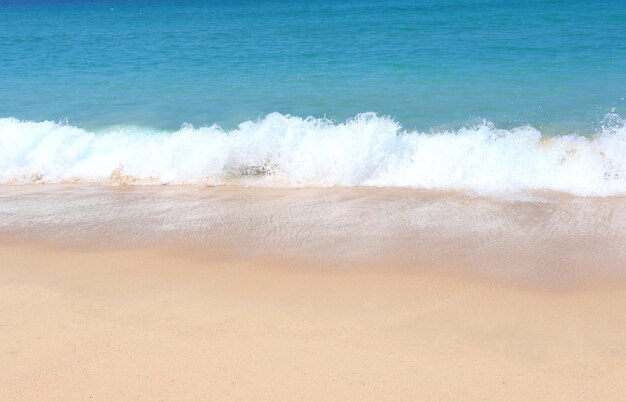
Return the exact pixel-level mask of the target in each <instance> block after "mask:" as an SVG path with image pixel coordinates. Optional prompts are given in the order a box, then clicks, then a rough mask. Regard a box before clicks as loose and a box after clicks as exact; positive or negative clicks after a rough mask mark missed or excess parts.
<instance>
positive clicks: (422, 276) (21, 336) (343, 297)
mask: <svg viewBox="0 0 626 402" xmlns="http://www.w3.org/2000/svg"><path fill="white" fill-rule="evenodd" d="M0 261H2V263H1V269H0V304H1V305H2V306H3V307H2V309H1V311H0V323H1V324H0V355H1V356H2V359H0V399H2V400H9V401H12V400H15V401H26V400H58V401H61V400H102V401H104V400H250V399H254V400H294V399H304V400H410V399H413V400H414V399H428V400H451V399H456V400H458V399H463V400H485V399H487V400H568V401H572V400H620V399H623V395H625V394H626V386H625V385H624V384H625V382H624V381H623V379H624V378H626V315H625V314H624V313H623V312H624V311H625V310H624V309H625V308H626V292H624V291H623V289H594V290H586V291H584V290H571V291H564V292H556V291H534V290H520V289H515V288H512V287H507V286H504V285H498V284H495V283H489V282H485V281H483V282H480V281H469V280H459V279H455V278H452V277H438V276H433V275H431V274H426V273H423V272H413V273H411V272H406V271H394V270H393V269H382V268H381V269H379V270H375V269H370V270H367V271H355V270H345V271H330V270H313V269H301V268H299V269H293V267H289V266H277V265H274V266H272V265H269V264H267V263H264V264H261V263H258V264H254V263H246V264H232V263H220V262H217V261H212V260H211V259H209V258H208V257H206V256H203V255H195V254H193V253H192V254H190V253H189V252H187V251H182V250H174V249H167V248H161V249H154V248H147V249H138V250H118V251H107V252H102V251H90V252H84V251H64V250H59V249H43V248H36V247H33V246H3V247H1V248H0Z"/></svg>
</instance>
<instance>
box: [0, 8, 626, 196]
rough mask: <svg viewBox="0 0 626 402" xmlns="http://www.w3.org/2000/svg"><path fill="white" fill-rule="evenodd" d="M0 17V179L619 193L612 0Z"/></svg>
mask: <svg viewBox="0 0 626 402" xmlns="http://www.w3.org/2000/svg"><path fill="white" fill-rule="evenodd" d="M0 21H1V23H0V57H1V60H0V80H1V81H0V183H49V182H67V181H71V182H76V181H79V182H81V181H86V182H99V183H102V182H105V183H124V184H201V185H221V184H229V183H237V184H244V185H255V186H256V185H264V186H296V187H302V186H383V187H385V186H392V187H412V188H423V189H444V190H450V189H452V190H462V191H470V192H475V193H480V194H483V193H493V192H499V193H502V192H504V193H511V192H526V191H543V190H549V191H559V192H567V193H572V194H576V195H583V196H586V195H592V196H614V195H617V196H622V195H626V121H625V119H624V116H625V114H624V112H625V110H624V109H625V106H626V102H625V100H624V97H625V96H626V29H625V27H626V25H625V23H624V21H626V3H625V2H624V1H623V0H622V1H611V2H609V1H579V0H571V1H549V2H546V1H523V2H521V1H496V0H476V1H468V0H458V1H450V0H442V1H434V0H417V1H406V0H390V1H370V0H362V1H354V0H348V1H343V2H337V1H328V0H323V1H304V0H294V1H278V0H260V1H247V0H234V1H228V2H226V1H199V0H190V1H99V0H93V1H78V0H75V1H68V0H65V1H61V0H41V1H33V0H31V1H12V2H7V1H6V0H4V1H2V0H0Z"/></svg>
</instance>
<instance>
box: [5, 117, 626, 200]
mask: <svg viewBox="0 0 626 402" xmlns="http://www.w3.org/2000/svg"><path fill="white" fill-rule="evenodd" d="M607 122H608V123H607V124H604V125H602V126H601V127H600V128H599V129H598V131H597V132H596V133H593V135H590V136H583V135H577V134H571V135H561V136H552V137H551V136H546V135H542V133H541V132H540V131H539V130H537V129H535V128H533V127H530V126H523V127H518V128H514V129H510V130H504V129H499V128H497V127H495V126H494V125H493V124H491V123H488V122H486V123H483V124H479V125H476V126H473V127H467V128H463V129H460V130H458V131H454V132H453V131H441V132H431V133H422V132H412V131H406V130H404V129H403V128H402V127H401V126H400V124H399V123H398V122H396V121H394V120H393V119H391V118H388V117H383V116H379V115H376V114H374V113H364V114H359V115H357V116H355V117H354V118H352V119H349V120H347V121H345V122H340V123H337V122H332V121H329V120H326V119H316V118H300V117H294V116H288V115H282V114H280V113H272V114H269V115H267V116H265V117H264V118H262V119H259V120H257V121H247V122H244V123H241V124H240V125H239V126H238V127H237V128H236V129H233V130H224V129H222V128H220V127H219V126H216V125H214V126H210V127H209V126H207V127H198V128H194V127H193V126H191V125H183V126H182V127H181V129H180V130H177V131H174V132H163V131H156V130H149V129H143V128H138V127H116V128H110V129H107V130H103V131H99V132H90V131H87V130H84V129H81V128H78V127H73V126H70V125H66V124H61V123H54V122H50V121H44V122H30V121H20V120H17V119H14V118H3V119H0V182H2V183H14V184H20V183H58V182H72V181H79V182H96V183H113V184H198V185H221V184H227V183H238V184H243V185H259V186H277V187H278V186H280V187H306V186H321V187H324V186H389V187H412V188H422V189H439V190H449V189H453V190H465V191H471V192H476V193H480V194H484V193H506V192H521V191H537V190H549V191H559V192H566V193H571V194H575V195H589V196H611V195H626V125H625V124H624V120H622V119H620V118H619V117H618V116H615V115H611V116H608V117H607Z"/></svg>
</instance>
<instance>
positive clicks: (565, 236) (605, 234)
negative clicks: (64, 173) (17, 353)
mask: <svg viewBox="0 0 626 402" xmlns="http://www.w3.org/2000/svg"><path fill="white" fill-rule="evenodd" d="M0 234H1V238H2V239H3V240H4V241H5V242H6V241H11V242H44V243H49V244H53V245H57V246H58V245H62V246H71V247H81V248H82V247H87V248H96V249H98V248H110V247H114V248H117V247H137V246H148V245H155V244H156V245H159V244H161V245H167V246H176V247H190V248H192V249H195V250H201V251H202V252H206V253H208V254H211V255H214V256H215V255H217V256H222V257H223V258H236V259H238V260H247V259H255V258H278V259H280V260H286V261H290V262H292V263H293V264H294V265H299V264H300V265H302V264H303V265H314V266H318V267H325V266H332V267H337V266H344V267H362V266H370V267H371V266H379V267H380V266H382V267H388V268H393V269H395V268H406V269H427V270H434V271H435V272H439V273H460V274H463V275H468V276H476V275H478V276H485V277H488V278H495V279H499V280H504V281H511V282H515V283H523V284H531V285H533V286H535V285H539V286H546V287H567V286H570V285H579V284H593V283H607V282H615V281H619V282H621V281H623V280H625V279H626V200H624V199H623V198H620V197H611V198H594V197H568V196H562V195H555V194H545V193H544V194H534V195H532V196H529V195H528V194H526V195H523V196H521V195H520V198H517V199H513V198H509V199H502V198H493V197H491V198H485V197H468V196H467V195H464V194H459V193H449V192H431V191H415V190H402V189H364V188H357V189H340V188H334V189H300V190H296V189H282V190H281V189H250V188H242V187H213V188H197V187H132V188H130V187H89V186H47V185H46V186H1V187H0Z"/></svg>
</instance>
